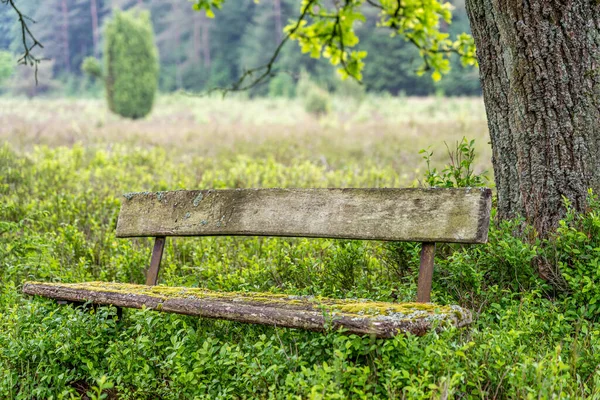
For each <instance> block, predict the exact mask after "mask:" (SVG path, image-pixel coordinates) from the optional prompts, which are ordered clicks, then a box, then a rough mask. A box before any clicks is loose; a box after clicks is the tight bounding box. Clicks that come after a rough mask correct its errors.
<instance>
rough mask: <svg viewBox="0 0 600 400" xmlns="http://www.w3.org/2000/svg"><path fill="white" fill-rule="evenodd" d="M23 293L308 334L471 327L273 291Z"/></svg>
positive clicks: (74, 286)
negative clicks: (339, 331) (318, 332)
mask: <svg viewBox="0 0 600 400" xmlns="http://www.w3.org/2000/svg"><path fill="white" fill-rule="evenodd" d="M23 292H24V293H26V294H30V295H39V296H44V297H49V298H54V299H57V300H68V301H90V302H92V303H94V304H101V305H108V304H112V305H115V306H117V307H131V308H142V307H145V308H149V309H152V310H156V311H163V312H173V313H178V314H186V315H195V316H199V317H206V318H218V319H226V320H232V321H239V322H247V323H254V324H264V325H274V326H281V327H288V328H300V329H306V330H311V331H326V330H338V329H340V328H341V329H343V330H344V331H345V332H347V333H356V334H369V335H374V336H376V337H380V338H388V337H393V336H395V335H396V334H398V333H401V332H410V333H411V334H415V335H423V334H425V333H426V332H427V331H429V330H431V329H432V328H443V327H447V326H450V325H453V326H457V327H462V326H465V325H468V324H469V323H471V313H470V311H468V310H466V309H463V308H461V307H458V306H438V305H434V304H423V303H385V302H375V301H369V300H363V299H343V300H338V299H328V298H323V297H315V296H294V295H286V294H273V293H248V292H216V291H210V290H204V289H198V288H185V287H169V286H144V285H133V284H122V283H106V282H88V283H71V284H63V283H40V282H27V283H25V284H24V286H23Z"/></svg>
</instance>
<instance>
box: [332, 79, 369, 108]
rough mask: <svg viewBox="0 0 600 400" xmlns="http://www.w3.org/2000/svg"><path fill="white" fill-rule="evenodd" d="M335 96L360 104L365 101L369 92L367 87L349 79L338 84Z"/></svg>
mask: <svg viewBox="0 0 600 400" xmlns="http://www.w3.org/2000/svg"><path fill="white" fill-rule="evenodd" d="M335 94H337V95H339V96H341V97H343V98H344V99H352V100H353V101H354V102H355V103H357V104H360V103H362V101H363V100H364V99H365V97H366V95H367V91H366V89H365V85H362V84H360V83H358V82H356V80H354V79H352V78H348V79H344V80H339V81H338V82H337V85H336V87H335Z"/></svg>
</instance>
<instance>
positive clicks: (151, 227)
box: [117, 188, 491, 243]
mask: <svg viewBox="0 0 600 400" xmlns="http://www.w3.org/2000/svg"><path fill="white" fill-rule="evenodd" d="M490 207H491V191H490V189H480V188H477V189H474V188H473V189H235V190H189V191H186V190H181V191H173V192H144V193H130V194H126V195H124V200H123V203H122V205H121V213H120V214H119V221H118V224H117V236H118V237H139V236H217V235H228V236H230V235H245V236H295V237H316V238H340V239H366V240H369V239H373V240H398V241H421V242H456V243H485V242H486V241H487V233H488V227H489V218H490Z"/></svg>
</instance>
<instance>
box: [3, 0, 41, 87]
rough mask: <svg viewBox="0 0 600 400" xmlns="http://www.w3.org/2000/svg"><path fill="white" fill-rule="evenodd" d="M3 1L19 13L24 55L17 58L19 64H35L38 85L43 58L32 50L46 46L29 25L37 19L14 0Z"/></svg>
mask: <svg viewBox="0 0 600 400" xmlns="http://www.w3.org/2000/svg"><path fill="white" fill-rule="evenodd" d="M0 1H1V2H2V3H4V4H8V5H10V6H11V8H12V9H13V10H14V11H15V13H17V17H18V20H19V23H20V24H21V38H22V42H23V50H24V51H23V55H22V56H21V57H20V58H19V59H18V60H17V63H18V64H21V65H30V66H32V67H33V66H35V83H36V85H37V83H38V64H39V63H40V62H41V61H42V59H41V58H38V57H36V56H35V55H34V54H33V53H32V50H33V49H34V48H36V47H39V48H41V49H43V48H44V46H43V45H42V43H40V42H39V41H38V40H37V39H36V38H35V36H34V35H33V33H32V32H31V30H30V29H29V26H28V25H27V22H31V23H34V24H35V21H34V20H33V19H32V18H30V17H28V16H27V15H25V14H23V13H22V12H21V10H19V9H18V8H17V6H16V4H15V2H14V0H0ZM28 39H29V41H31V42H32V44H31V46H30V45H28V43H27V42H28Z"/></svg>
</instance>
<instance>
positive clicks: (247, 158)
mask: <svg viewBox="0 0 600 400" xmlns="http://www.w3.org/2000/svg"><path fill="white" fill-rule="evenodd" d="M127 126H129V125H127ZM127 126H126V127H127ZM11 135H12V136H10V140H9V141H10V142H11V143H12V145H4V146H1V147H0V199H1V200H0V398H7V399H47V398H53V399H59V398H80V397H81V396H83V395H85V393H86V392H89V395H88V397H91V398H100V397H102V396H108V397H110V398H117V397H118V398H120V399H157V398H164V399H194V398H197V399H229V398H273V399H285V398H290V399H306V398H310V399H344V398H365V399H367V398H368V399H371V398H380V399H387V398H390V399H402V398H410V399H430V398H457V399H460V398H511V399H512V398H532V399H533V398H536V399H537V398H544V399H551V398H584V397H589V398H599V397H600V369H599V365H600V324H598V320H599V319H600V312H599V310H598V308H597V304H598V303H597V300H599V299H600V289H599V288H600V268H599V267H598V265H600V215H599V214H598V213H599V212H600V205H599V204H598V201H597V200H596V199H595V198H594V197H593V196H590V211H589V212H588V213H587V214H586V215H583V216H578V215H575V214H574V213H569V214H568V216H567V218H566V219H565V220H564V221H563V223H562V225H561V227H560V229H559V232H558V233H557V235H556V236H555V237H553V238H550V239H549V240H546V241H540V240H539V239H536V237H535V234H534V233H533V232H532V231H531V229H529V228H527V227H526V225H524V224H523V223H522V221H508V222H503V223H497V222H493V223H492V227H491V230H490V241H489V243H488V244H486V245H478V246H462V245H456V246H450V245H443V246H439V247H438V252H437V257H436V273H435V274H434V283H433V293H432V296H433V301H434V302H436V303H438V304H444V305H445V304H458V305H461V306H464V307H467V308H469V309H471V310H472V311H473V313H474V323H473V325H472V326H471V327H470V328H467V329H461V330H447V331H444V332H439V333H435V332H433V333H430V334H428V335H426V336H424V337H420V338H417V337H413V336H398V337H396V338H394V339H392V340H377V339H373V338H369V337H358V336H354V335H349V336H348V335H342V334H337V333H333V332H331V333H328V334H324V335H323V334H317V333H310V332H303V331H298V330H292V329H282V328H273V327H267V326H252V325H244V324H239V323H232V322H227V321H214V320H207V319H199V318H192V317H186V316H180V315H172V314H162V313H156V312H150V311H142V310H125V312H124V315H123V318H122V319H117V318H116V310H115V309H114V308H99V309H97V310H96V311H92V312H90V311H85V310H82V309H75V308H73V307H71V306H57V305H56V303H54V302H52V301H50V300H45V299H31V298H28V297H25V296H23V295H22V294H21V292H20V289H21V285H22V283H23V282H24V281H25V280H37V281H52V282H58V281H60V282H83V281H93V280H102V281H116V282H124V283H128V282H130V283H143V281H144V266H146V265H147V263H148V259H149V254H150V252H151V246H152V241H151V240H150V239H133V240H130V239H117V238H115V226H116V219H117V215H118V211H119V204H120V195H121V193H126V192H131V191H144V190H148V191H160V190H174V189H182V188H185V189H202V188H235V187H328V186H331V187H333V186H354V187H370V186H373V187H400V186H406V185H410V184H413V179H412V177H411V176H408V177H407V176H406V175H404V174H405V172H406V168H402V167H400V166H398V165H396V164H392V163H389V164H388V163H387V161H388V159H387V158H385V157H386V156H385V154H387V153H381V154H384V155H383V156H381V158H378V159H374V160H372V161H369V160H368V159H367V158H365V157H364V152H363V153H354V152H353V151H354V150H355V149H356V148H363V149H367V148H368V147H361V146H358V147H356V148H352V149H354V150H352V149H350V148H349V147H343V146H342V147H341V148H340V152H341V153H342V154H341V156H340V159H341V158H342V156H343V157H346V161H345V162H344V163H343V164H342V163H341V161H340V162H337V161H336V162H332V163H326V162H322V161H321V160H320V159H319V158H318V157H317V158H312V157H306V156H305V155H304V154H303V153H302V152H299V153H298V154H297V156H296V157H281V158H279V157H277V156H273V157H268V156H267V157H263V156H262V155H259V154H258V153H253V152H252V151H253V150H248V152H247V153H245V154H239V155H236V156H232V155H231V153H229V152H225V153H223V154H221V155H220V156H214V157H211V156H209V155H208V154H207V153H206V152H205V153H201V155H198V156H194V155H190V149H185V150H183V151H177V150H174V149H172V148H168V147H166V146H153V145H151V144H148V142H145V145H143V146H140V147H135V146H132V145H131V144H130V142H128V143H129V144H123V143H110V144H109V143H108V142H103V143H96V142H94V143H87V144H86V143H84V145H80V144H75V145H72V146H62V145H64V144H68V143H59V144H60V146H57V147H45V146H39V145H37V144H36V143H35V142H28V143H24V144H23V146H20V145H19V144H15V143H16V142H17V141H18V137H17V135H14V134H11ZM32 136H33V135H32ZM323 137H324V136H319V137H317V138H316V140H317V141H318V140H321V141H323V142H326V140H324V139H323ZM28 140H29V139H28ZM369 140H371V139H369ZM150 141H151V139H150ZM268 143H270V144H268ZM261 146H263V147H262V148H263V149H266V148H275V147H276V143H274V142H273V139H268V140H267V139H265V142H264V143H262V144H261ZM259 147H260V146H259ZM248 148H249V147H248ZM467 150H468V149H467ZM364 151H367V150H364ZM240 153H244V152H243V151H242V152H240ZM334 153H335V152H334V151H333V150H331V154H332V155H333V154H334ZM415 153H416V152H415ZM215 154H216V153H215ZM219 154H220V153H219ZM323 154H329V153H327V152H326V151H325V150H324V151H323ZM418 157H419V156H417V158H416V159H417V161H418V160H419V158H418ZM328 158H329V159H332V158H333V156H332V157H328ZM382 160H383V161H382ZM422 164H425V163H422ZM400 165H402V163H400ZM406 166H408V168H410V169H411V171H412V172H414V169H415V168H417V167H418V166H419V165H418V163H417V162H414V160H410V161H409V162H407V163H406V165H405V167H406ZM420 168H422V169H423V170H425V169H426V167H425V166H424V165H421V166H420ZM412 172H411V173H412ZM452 173H453V171H446V172H444V171H442V169H441V168H439V172H436V174H437V175H432V170H431V169H430V170H429V174H427V176H425V177H423V173H422V172H421V173H420V176H421V177H422V178H421V179H422V180H423V181H424V182H437V183H438V184H445V182H450V183H448V184H449V185H450V184H453V183H452V182H453V179H454V178H453V174H452ZM473 179H474V178H473V177H471V181H470V182H475V183H481V182H479V181H478V180H477V179H475V180H473ZM458 181H459V184H460V182H462V181H461V180H460V179H459V180H458ZM454 183H456V180H454ZM418 253H419V246H418V245H417V244H411V243H381V242H366V241H341V240H323V239H284V238H253V237H250V238H233V237H228V238H227V237H220V238H180V239H173V240H168V241H167V247H166V253H165V256H164V261H163V270H162V272H161V280H160V283H162V284H167V285H171V286H189V287H199V288H206V289H210V290H228V291H266V292H271V293H280V294H291V295H315V296H327V297H333V298H349V297H358V298H370V299H372V300H377V301H412V300H414V296H415V294H416V277H417V270H418V264H419V261H418ZM541 262H545V263H547V265H549V266H551V267H552V268H554V270H553V271H554V279H553V282H552V284H549V283H547V282H546V281H543V280H541V279H539V278H538V277H537V274H536V273H535V270H536V268H537V266H538V265H539V263H541ZM103 389H104V390H103Z"/></svg>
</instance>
